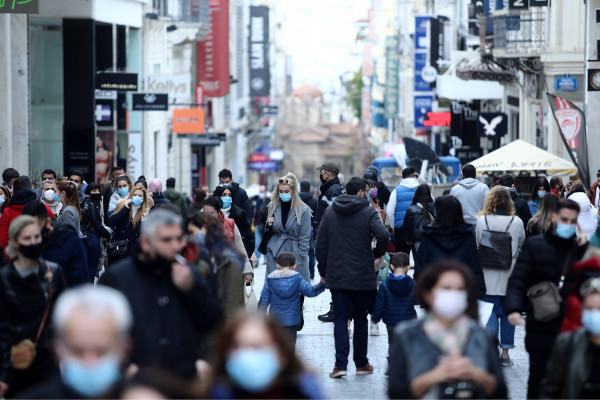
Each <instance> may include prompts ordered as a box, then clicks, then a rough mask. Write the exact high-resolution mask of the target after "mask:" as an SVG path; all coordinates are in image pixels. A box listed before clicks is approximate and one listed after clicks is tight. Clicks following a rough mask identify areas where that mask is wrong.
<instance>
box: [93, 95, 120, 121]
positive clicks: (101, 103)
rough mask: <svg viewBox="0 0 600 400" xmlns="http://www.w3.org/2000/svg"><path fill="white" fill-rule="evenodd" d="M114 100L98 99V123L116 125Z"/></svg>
mask: <svg viewBox="0 0 600 400" xmlns="http://www.w3.org/2000/svg"><path fill="white" fill-rule="evenodd" d="M113 108H114V101H113V100H96V109H95V110H94V115H95V116H96V125H98V126H110V127H112V126H113V125H114V123H115V122H114V110H113Z"/></svg>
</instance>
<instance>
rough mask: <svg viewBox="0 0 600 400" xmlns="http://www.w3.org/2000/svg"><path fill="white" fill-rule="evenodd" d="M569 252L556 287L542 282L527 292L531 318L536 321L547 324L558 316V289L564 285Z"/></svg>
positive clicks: (560, 300) (549, 282)
mask: <svg viewBox="0 0 600 400" xmlns="http://www.w3.org/2000/svg"><path fill="white" fill-rule="evenodd" d="M571 252H572V251H569V253H568V254H567V256H566V257H565V262H564V265H563V269H562V272H561V276H560V281H559V282H558V286H557V285H556V284H555V283H554V282H552V281H542V282H539V283H536V284H535V285H533V286H531V287H530V288H529V290H528V291H527V295H528V296H529V301H530V302H531V307H532V308H533V318H534V319H535V320H536V321H539V322H548V321H551V320H553V319H554V318H556V317H558V316H559V315H560V303H562V298H561V297H560V289H562V287H563V285H564V281H565V275H566V274H567V269H568V268H569V260H570V259H571Z"/></svg>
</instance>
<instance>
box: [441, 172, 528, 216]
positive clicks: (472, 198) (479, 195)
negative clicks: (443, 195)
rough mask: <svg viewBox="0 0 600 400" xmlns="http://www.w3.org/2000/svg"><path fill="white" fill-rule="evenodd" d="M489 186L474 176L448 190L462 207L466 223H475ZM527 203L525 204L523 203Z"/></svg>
mask: <svg viewBox="0 0 600 400" xmlns="http://www.w3.org/2000/svg"><path fill="white" fill-rule="evenodd" d="M489 191H490V188H489V187H487V185H486V184H484V183H481V182H479V181H478V180H477V179H475V178H465V179H463V180H461V181H460V182H458V185H456V186H454V187H453V188H452V190H450V195H451V196H454V197H456V199H457V200H458V201H459V202H460V205H461V206H462V209H463V218H464V219H465V222H466V223H467V224H471V225H475V224H476V223H477V214H479V211H481V209H482V208H483V201H484V200H485V196H487V194H488V192H489ZM525 205H527V204H525Z"/></svg>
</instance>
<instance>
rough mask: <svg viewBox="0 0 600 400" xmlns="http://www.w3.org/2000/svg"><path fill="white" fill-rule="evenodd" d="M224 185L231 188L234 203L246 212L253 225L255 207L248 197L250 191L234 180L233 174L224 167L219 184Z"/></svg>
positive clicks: (220, 173) (249, 221)
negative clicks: (247, 191)
mask: <svg viewBox="0 0 600 400" xmlns="http://www.w3.org/2000/svg"><path fill="white" fill-rule="evenodd" d="M221 185H223V186H224V187H228V188H230V189H231V195H232V196H233V204H235V205H236V206H238V207H240V208H241V209H242V210H244V212H245V213H246V219H247V220H248V224H249V225H252V218H254V208H253V207H252V203H251V202H250V199H249V198H248V193H246V190H244V189H243V188H242V187H240V184H239V183H236V182H234V181H233V174H232V173H231V171H230V170H228V169H222V170H221V171H220V172H219V186H221Z"/></svg>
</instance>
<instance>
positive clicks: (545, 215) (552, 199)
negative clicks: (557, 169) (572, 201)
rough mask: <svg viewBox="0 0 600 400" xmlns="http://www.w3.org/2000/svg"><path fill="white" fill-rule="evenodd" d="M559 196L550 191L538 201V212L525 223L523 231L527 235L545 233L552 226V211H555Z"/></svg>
mask: <svg viewBox="0 0 600 400" xmlns="http://www.w3.org/2000/svg"><path fill="white" fill-rule="evenodd" d="M558 200H559V198H558V197H556V196H555V195H553V194H552V193H546V194H545V195H544V197H542V201H540V207H539V209H538V212H536V213H535V215H534V216H533V217H531V219H530V220H529V222H528V223H527V227H526V229H525V233H526V234H527V236H533V235H539V234H540V233H546V231H547V230H548V229H549V228H550V227H551V226H552V213H555V212H556V208H557V207H558Z"/></svg>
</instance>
